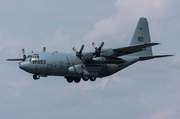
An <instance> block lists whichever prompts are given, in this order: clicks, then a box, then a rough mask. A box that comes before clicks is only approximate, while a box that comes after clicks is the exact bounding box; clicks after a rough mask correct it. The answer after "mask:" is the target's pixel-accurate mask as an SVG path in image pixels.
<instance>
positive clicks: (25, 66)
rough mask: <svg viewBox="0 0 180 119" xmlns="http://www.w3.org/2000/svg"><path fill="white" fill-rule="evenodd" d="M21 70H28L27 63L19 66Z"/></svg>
mask: <svg viewBox="0 0 180 119" xmlns="http://www.w3.org/2000/svg"><path fill="white" fill-rule="evenodd" d="M19 68H21V69H23V70H26V69H28V64H27V63H25V62H21V63H20V64H19Z"/></svg>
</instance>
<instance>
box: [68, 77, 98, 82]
mask: <svg viewBox="0 0 180 119" xmlns="http://www.w3.org/2000/svg"><path fill="white" fill-rule="evenodd" d="M65 78H66V79H67V82H68V83H72V82H73V81H74V82H75V83H79V82H80V81H81V78H80V77H65ZM82 79H83V80H84V81H88V80H90V81H92V82H94V81H95V80H96V77H82Z"/></svg>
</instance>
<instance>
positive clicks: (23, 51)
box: [22, 48, 26, 61]
mask: <svg viewBox="0 0 180 119" xmlns="http://www.w3.org/2000/svg"><path fill="white" fill-rule="evenodd" d="M22 53H23V61H24V60H26V53H25V50H24V48H23V49H22Z"/></svg>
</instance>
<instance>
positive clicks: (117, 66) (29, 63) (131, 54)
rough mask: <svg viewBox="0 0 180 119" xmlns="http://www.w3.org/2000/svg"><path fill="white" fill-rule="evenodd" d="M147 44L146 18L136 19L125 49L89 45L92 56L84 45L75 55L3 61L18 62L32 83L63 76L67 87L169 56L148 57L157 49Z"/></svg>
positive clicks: (40, 55) (42, 54) (40, 54)
mask: <svg viewBox="0 0 180 119" xmlns="http://www.w3.org/2000/svg"><path fill="white" fill-rule="evenodd" d="M158 44H159V43H153V42H151V40H150V34H149V26H148V22H147V19H146V18H140V19H139V22H138V24H137V27H136V29H135V32H134V35H133V37H132V40H131V42H130V45H129V46H127V47H121V48H114V49H112V48H108V49H103V48H102V47H103V45H104V42H102V43H101V45H100V46H99V47H97V46H96V45H95V43H94V42H93V43H92V45H93V46H94V48H95V51H94V52H83V49H84V45H82V46H81V48H80V50H79V51H77V50H76V49H75V48H73V51H74V52H75V54H69V53H58V52H57V51H56V52H46V48H45V47H44V48H43V52H34V53H33V52H32V54H30V55H28V56H27V57H26V54H25V51H24V49H22V52H23V58H20V59H7V61H22V62H20V63H19V67H20V68H21V69H22V70H24V71H26V72H28V73H31V74H33V78H34V79H35V80H37V79H39V78H40V77H47V76H64V77H65V78H66V79H67V81H68V82H69V83H71V82H73V81H74V82H75V83H79V82H80V80H81V78H82V79H83V80H84V81H88V80H90V81H95V80H96V78H103V77H106V76H109V75H112V74H114V73H116V72H118V71H120V70H122V69H124V68H126V67H128V66H130V65H131V64H133V63H135V62H137V61H144V60H150V59H153V58H160V57H167V56H172V55H157V56H154V55H153V54H152V48H151V46H154V45H158Z"/></svg>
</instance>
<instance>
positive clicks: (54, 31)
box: [0, 0, 180, 119]
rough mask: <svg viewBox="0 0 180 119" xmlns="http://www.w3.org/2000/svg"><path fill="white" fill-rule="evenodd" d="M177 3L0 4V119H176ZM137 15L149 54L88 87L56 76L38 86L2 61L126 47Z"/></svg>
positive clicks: (80, 0) (59, 0)
mask: <svg viewBox="0 0 180 119" xmlns="http://www.w3.org/2000/svg"><path fill="white" fill-rule="evenodd" d="M179 4H180V1H179V0H171V1H170V0H146V1H145V0H134V1H133V0H126V1H124V0H91V1H84V0H76V1H75V0H69V1H68V0H66V1H65V0H51V2H49V1H48V0H31V1H24V0H16V1H14V0H6V1H5V0H1V1H0V55H1V57H0V63H1V69H0V72H1V75H0V118H2V119H12V118H13V119H24V118H26V119H32V118H33V119H49V118H52V119H59V118H64V119H72V118H75V119H76V118H80V119H84V118H86V119H92V118H95V119H99V118H103V119H109V118H111V119H117V118H123V119H129V118H133V119H179V118H180V114H179V112H180V103H179V100H180V86H179V85H180V79H179V76H180V55H179V51H180V47H179V44H180V41H179V40H178V39H179V37H180V35H179V31H180V14H179V11H180V8H179ZM140 17H146V18H147V19H148V21H149V27H150V33H151V40H152V42H159V43H161V45H159V46H155V47H153V52H154V55H158V54H160V55H161V54H173V55H175V56H174V57H170V58H161V59H154V60H149V61H146V62H138V63H136V64H134V65H132V66H130V67H128V68H126V69H124V70H122V71H120V72H118V73H116V74H114V75H112V76H109V77H106V78H103V79H97V81H96V82H93V83H92V82H84V81H82V82H80V83H79V84H75V83H72V84H69V83H67V81H66V80H65V79H64V78H63V77H47V78H41V79H40V80H38V81H34V80H33V79H32V75H31V74H28V73H26V72H24V71H22V70H20V69H19V67H18V62H6V61H5V60H6V59H7V58H21V57H22V53H21V49H22V48H25V50H26V54H28V53H30V52H31V51H32V50H33V51H42V48H43V47H44V46H46V48H47V51H50V52H51V51H56V50H57V51H59V52H69V53H73V51H72V47H74V46H75V47H76V48H77V49H78V48H80V46H81V45H82V44H84V45H85V49H84V51H93V50H94V49H93V47H92V45H91V44H92V42H95V43H96V44H97V45H98V44H100V43H101V42H102V41H104V42H105V45H104V47H105V48H107V47H112V48H117V47H123V46H127V45H128V44H129V43H130V40H131V37H132V35H133V32H134V29H135V27H136V25H137V22H138V19H139V18H140Z"/></svg>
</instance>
